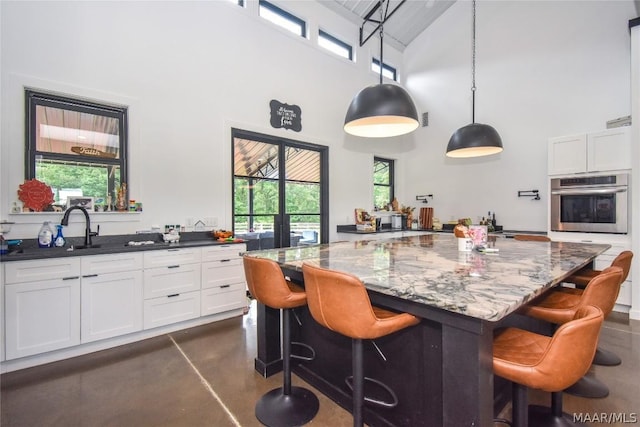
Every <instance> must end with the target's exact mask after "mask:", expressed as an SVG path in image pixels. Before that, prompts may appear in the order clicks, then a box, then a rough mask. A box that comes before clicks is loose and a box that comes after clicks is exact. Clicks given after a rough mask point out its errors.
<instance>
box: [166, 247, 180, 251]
mask: <svg viewBox="0 0 640 427" xmlns="http://www.w3.org/2000/svg"><path fill="white" fill-rule="evenodd" d="M179 250H180V248H173V249H167V252H177V251H179Z"/></svg>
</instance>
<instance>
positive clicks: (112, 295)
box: [80, 253, 143, 343]
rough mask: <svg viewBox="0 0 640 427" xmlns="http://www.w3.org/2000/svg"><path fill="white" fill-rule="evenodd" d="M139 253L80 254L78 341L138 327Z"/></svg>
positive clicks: (140, 310)
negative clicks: (80, 281) (79, 324)
mask: <svg viewBox="0 0 640 427" xmlns="http://www.w3.org/2000/svg"><path fill="white" fill-rule="evenodd" d="M142 265H143V256H142V253H121V254H113V255H95V256H88V257H82V259H81V270H82V285H81V289H82V297H81V317H80V318H81V342H83V343H86V342H91V341H96V340H99V339H105V338H111V337H115V336H119V335H124V334H128V333H131V332H136V331H140V330H142V306H143V299H142V283H143V282H142Z"/></svg>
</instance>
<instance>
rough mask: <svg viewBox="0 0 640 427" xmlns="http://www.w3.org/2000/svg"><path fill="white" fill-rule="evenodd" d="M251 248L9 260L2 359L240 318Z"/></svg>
mask: <svg viewBox="0 0 640 427" xmlns="http://www.w3.org/2000/svg"><path fill="white" fill-rule="evenodd" d="M245 250H246V246H245V245H243V244H233V245H216V246H205V247H203V248H200V247H195V248H171V249H166V250H151V251H142V252H122V253H115V254H108V255H89V256H77V257H76V256H71V257H60V258H51V259H40V260H29V261H13V262H6V263H2V265H1V267H2V269H1V270H0V274H2V275H3V277H4V283H5V285H4V292H3V293H2V295H1V296H2V298H0V307H3V308H4V309H3V310H2V313H1V314H0V316H1V318H0V326H4V328H3V329H2V332H3V333H4V339H3V344H4V345H2V346H0V350H2V349H3V347H4V352H2V351H0V354H2V355H3V356H4V360H6V361H12V360H14V359H19V358H23V357H26V356H34V355H38V354H41V353H46V352H51V351H53V350H61V349H65V348H68V347H73V346H78V345H80V344H87V343H93V342H96V341H99V340H106V339H109V338H115V337H118V336H123V335H126V334H132V333H136V332H141V331H143V330H148V329H152V328H156V327H160V326H165V325H171V324H174V323H178V322H182V321H186V320H191V319H197V318H198V317H201V316H208V315H215V314H220V313H223V314H222V315H219V316H217V318H224V317H225V316H226V315H225V314H224V313H225V312H229V313H228V315H229V316H232V315H236V314H239V313H240V312H241V310H240V309H242V308H244V307H245V306H246V304H247V300H246V283H245V279H244V268H243V265H242V257H241V254H242V253H243V252H244V251H245ZM234 310H235V311H234ZM227 317H228V316H227ZM147 336H148V335H147ZM1 338H2V333H0V339H1ZM87 348H90V347H87ZM0 360H2V359H1V358H0Z"/></svg>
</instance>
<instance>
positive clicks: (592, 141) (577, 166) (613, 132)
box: [548, 126, 631, 175]
mask: <svg viewBox="0 0 640 427" xmlns="http://www.w3.org/2000/svg"><path fill="white" fill-rule="evenodd" d="M548 147H549V152H548V174H549V175H570V174H575V173H586V172H604V171H615V170H625V169H631V128H630V127H628V126H625V127H619V128H614V129H607V130H604V131H601V132H592V133H582V134H577V135H568V136H561V137H556V138H550V139H549V145H548Z"/></svg>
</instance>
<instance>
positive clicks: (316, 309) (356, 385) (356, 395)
mask: <svg viewBox="0 0 640 427" xmlns="http://www.w3.org/2000/svg"><path fill="white" fill-rule="evenodd" d="M302 273H303V274H304V287H305V289H306V291H307V303H308V305H309V311H310V312H311V315H312V316H313V318H314V319H315V321H316V322H318V323H319V324H320V325H322V326H324V327H325V328H327V329H329V330H331V331H334V332H337V333H339V334H341V335H344V336H346V337H349V338H351V351H352V364H351V370H352V381H353V385H351V383H350V381H349V379H350V378H347V380H346V383H347V386H349V388H351V389H352V391H353V412H352V413H353V425H354V426H362V425H363V415H362V411H363V406H364V402H365V401H366V402H369V403H373V404H378V405H379V406H383V407H394V406H396V405H397V403H398V401H397V398H396V396H395V394H394V393H393V392H392V391H391V390H390V389H389V388H388V387H387V386H386V385H384V384H382V383H381V382H379V381H377V380H374V379H372V378H368V377H365V376H364V364H363V355H362V340H373V339H376V338H380V337H383V336H386V335H390V334H392V333H394V332H397V331H399V330H401V329H404V328H407V327H409V326H413V325H416V324H418V323H419V322H420V320H419V319H418V318H417V317H415V316H413V315H411V314H409V313H395V312H392V311H388V310H384V309H382V308H379V307H374V306H372V305H371V300H370V299H369V295H368V294H367V290H366V289H365V287H364V284H363V283H362V281H361V280H360V279H358V278H357V277H355V276H353V275H351V274H347V273H342V272H339V271H333V270H328V269H324V268H320V267H316V266H314V265H311V264H307V263H305V264H303V265H302ZM365 380H366V381H372V382H374V383H376V384H378V385H379V386H382V387H383V388H385V389H386V390H387V391H388V392H389V393H390V394H391V395H392V397H393V402H391V403H388V402H382V401H378V400H373V399H370V398H367V397H365V396H364V381H365Z"/></svg>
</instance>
